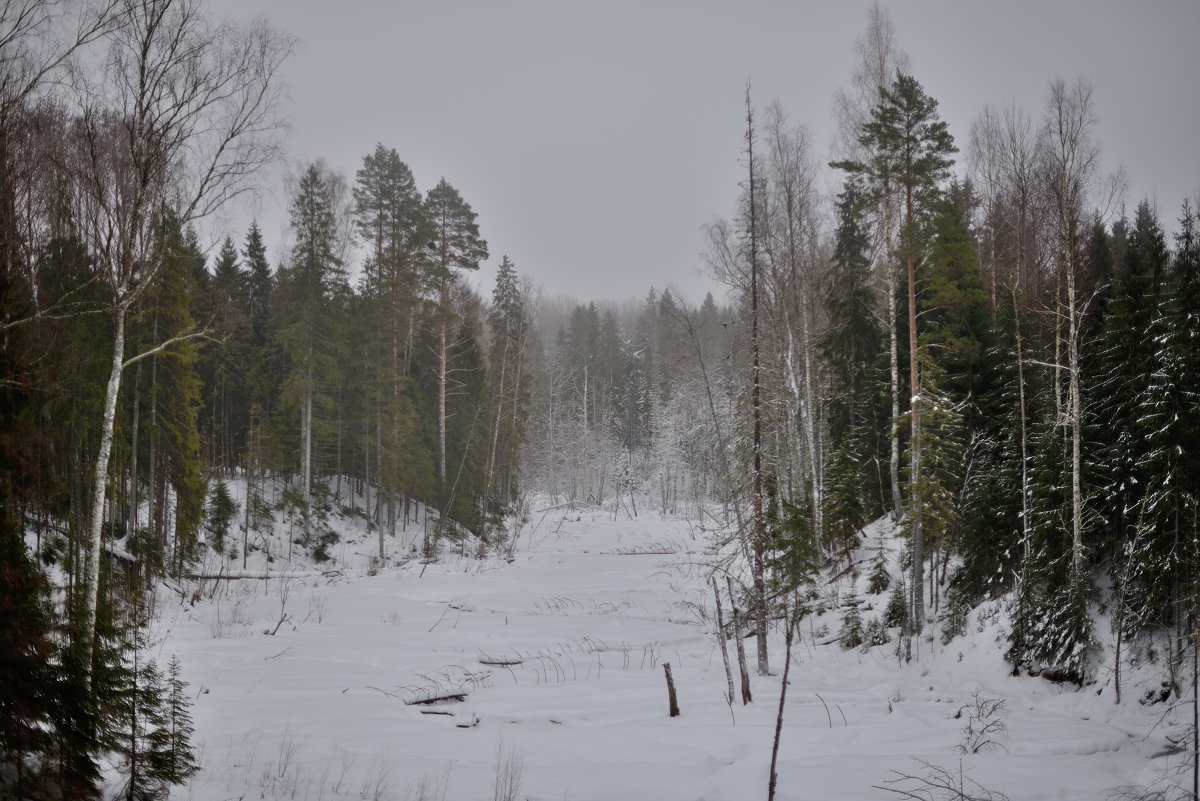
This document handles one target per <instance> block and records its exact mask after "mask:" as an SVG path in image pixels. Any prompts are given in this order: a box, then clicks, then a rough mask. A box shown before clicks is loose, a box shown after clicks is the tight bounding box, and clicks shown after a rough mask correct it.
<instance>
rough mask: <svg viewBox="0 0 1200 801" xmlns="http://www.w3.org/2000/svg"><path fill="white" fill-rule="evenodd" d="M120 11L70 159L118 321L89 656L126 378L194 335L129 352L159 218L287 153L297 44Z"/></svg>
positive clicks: (166, 14)
mask: <svg viewBox="0 0 1200 801" xmlns="http://www.w3.org/2000/svg"><path fill="white" fill-rule="evenodd" d="M120 11H121V13H122V15H123V18H122V24H121V25H120V26H118V27H116V28H115V29H114V30H113V32H112V33H110V34H109V35H108V36H107V37H106V39H105V42H106V45H107V49H106V53H105V59H104V61H103V66H102V68H101V69H99V70H97V71H96V72H95V73H94V74H93V75H91V76H80V77H79V78H78V79H77V82H76V87H75V89H76V100H77V104H78V117H77V119H76V121H75V123H74V124H73V126H72V129H71V131H69V144H68V146H67V147H66V149H65V152H64V155H63V158H64V166H65V167H66V169H67V170H68V172H69V174H70V175H71V176H72V178H73V184H74V190H75V195H76V203H77V209H76V213H75V217H76V219H77V220H78V222H79V228H80V234H81V236H82V237H83V239H84V241H85V242H86V243H87V245H88V249H89V251H90V253H91V254H92V256H93V258H94V260H95V270H96V276H97V278H98V279H99V280H100V282H101V283H102V284H103V285H104V286H105V287H106V291H107V293H108V295H109V298H110V300H109V304H108V309H107V311H108V314H109V315H110V317H111V318H112V323H113V326H114V340H113V352H112V359H111V367H110V370H109V376H108V380H107V383H106V387H105V402H104V415H103V423H102V427H101V436H100V443H99V448H98V451H97V453H96V458H95V471H94V483H93V491H92V498H91V504H92V508H91V522H90V526H89V531H88V544H87V567H86V570H85V581H84V598H83V626H84V628H83V631H84V636H85V638H86V639H87V642H86V643H85V652H86V653H89V654H90V649H91V644H90V641H91V637H92V632H93V629H94V627H95V619H96V603H97V599H98V589H99V584H98V576H99V568H100V550H101V536H102V531H103V522H104V505H105V504H104V499H105V493H106V490H107V487H108V478H109V476H108V472H109V470H108V468H109V458H110V456H111V453H112V442H113V427H114V424H115V420H116V408H117V396H118V393H119V392H120V388H121V376H122V374H123V372H124V370H125V369H126V368H127V367H129V366H130V365H132V364H134V363H136V362H138V361H141V360H142V359H145V358H147V357H149V356H151V355H153V354H154V353H158V352H161V351H162V350H164V349H166V348H168V347H170V346H171V345H172V344H173V343H174V342H175V341H178V338H179V337H181V336H187V335H188V334H189V332H171V334H170V335H168V337H167V338H166V339H164V340H163V341H162V342H160V343H158V344H156V345H154V346H153V347H152V348H150V349H149V350H146V351H143V352H141V353H139V354H136V355H133V356H127V355H126V353H125V323H126V318H127V316H128V314H129V312H130V310H131V309H132V308H133V307H134V306H135V305H136V304H137V302H138V301H139V299H140V298H141V297H142V295H143V294H144V293H145V291H146V289H147V287H148V286H149V285H150V283H151V282H152V281H153V279H154V276H155V274H156V272H157V270H158V268H159V265H160V264H161V263H162V258H163V255H164V254H162V253H160V252H157V251H156V248H155V242H156V238H155V237H154V234H153V225H154V220H155V219H156V216H157V215H158V214H159V212H160V210H161V209H162V208H164V207H166V208H171V209H173V210H174V213H175V215H176V217H177V219H178V221H179V224H180V225H181V226H186V225H188V224H189V223H191V222H193V221H195V220H197V219H199V218H202V217H204V216H206V215H208V214H211V213H212V212H213V211H215V210H216V209H217V208H218V207H220V206H221V205H222V204H223V203H224V202H226V201H227V200H229V199H231V198H232V197H234V196H236V195H239V194H241V193H243V192H246V191H248V190H250V189H251V188H252V187H253V179H254V176H255V173H256V171H257V169H258V168H259V167H260V166H262V165H263V164H265V163H266V162H268V161H271V160H273V159H274V158H275V157H276V156H277V155H278V152H279V151H278V145H277V134H278V132H279V130H280V123H279V117H278V100H279V89H278V86H277V82H276V73H277V71H278V69H279V67H280V65H281V63H282V62H283V60H284V59H285V58H286V57H287V55H288V53H289V52H290V50H291V41H290V40H289V39H287V38H286V37H284V36H282V35H280V34H279V33H277V32H276V31H274V30H273V29H272V28H270V27H269V26H268V25H267V24H266V23H265V22H264V21H262V20H257V21H255V22H253V23H251V24H250V25H249V26H247V27H242V28H239V27H235V26H233V25H230V24H218V23H214V22H212V21H210V20H208V19H207V18H206V17H205V16H204V15H203V14H202V12H201V10H200V7H199V5H198V3H196V2H193V0H122V3H121V6H120ZM88 78H91V80H88Z"/></svg>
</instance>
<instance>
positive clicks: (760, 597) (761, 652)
mask: <svg viewBox="0 0 1200 801" xmlns="http://www.w3.org/2000/svg"><path fill="white" fill-rule="evenodd" d="M754 142H755V132H754V106H753V105H752V104H751V102H750V84H748V83H747V84H746V157H747V160H748V162H749V168H750V187H749V188H750V209H749V214H748V218H747V221H746V224H747V230H746V240H747V244H748V245H749V259H750V351H751V359H752V364H751V367H750V371H751V380H752V382H753V383H752V388H751V396H750V415H751V419H752V420H753V424H754V439H753V444H752V446H751V447H752V448H753V455H754V497H753V506H752V509H753V513H754V531H753V534H752V535H751V536H752V540H751V546H752V549H753V552H754V559H753V561H752V564H751V570H752V572H753V577H754V605H755V635H756V636H755V639H756V641H757V644H758V672H759V675H762V676H765V675H767V674H768V673H769V672H770V670H769V664H768V659H767V581H766V566H765V555H764V551H765V546H766V543H765V540H766V531H765V530H764V527H763V480H762V374H761V373H762V371H761V363H760V359H759V347H758V345H759V343H758V225H759V221H758V203H757V202H756V194H757V193H756V185H757V183H758V180H759V178H758V176H757V175H756V174H755V172H754Z"/></svg>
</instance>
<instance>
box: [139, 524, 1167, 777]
mask: <svg viewBox="0 0 1200 801" xmlns="http://www.w3.org/2000/svg"><path fill="white" fill-rule="evenodd" d="M535 520H536V517H535ZM358 536H359V538H360V539H361V541H359V542H358V543H357V544H356V543H355V541H354V540H353V539H352V540H350V541H349V542H346V543H345V547H344V548H343V549H342V550H341V552H340V556H337V554H338V552H337V551H336V550H335V556H337V559H338V561H339V562H341V564H340V565H338V566H334V567H329V566H326V572H324V573H323V572H322V571H321V570H320V569H317V568H313V569H306V570H288V571H284V570H283V568H282V567H277V566H275V565H273V566H272V570H274V571H276V572H272V573H270V578H267V579H261V578H260V579H238V580H221V581H219V582H215V581H209V582H204V583H202V584H201V587H202V590H203V593H204V597H203V598H202V599H201V600H200V601H199V602H197V603H195V604H194V605H190V604H184V605H181V604H180V603H179V600H178V597H177V596H176V599H175V600H174V601H173V602H172V601H168V602H166V603H165V604H164V606H163V608H162V610H161V624H160V625H161V630H160V631H159V635H160V636H162V637H163V638H164V639H163V643H162V645H161V649H162V651H163V653H164V655H165V654H169V653H171V652H177V653H179V655H180V656H181V657H182V659H183V664H184V668H185V678H186V679H187V680H188V681H189V682H190V684H191V688H190V689H191V692H192V694H193V697H194V698H195V699H196V700H195V708H194V716H195V724H196V736H195V744H196V746H197V752H198V755H199V757H200V760H201V762H202V764H203V766H204V767H203V770H202V771H201V773H200V774H199V775H197V776H196V777H195V779H193V781H192V782H191V784H190V786H188V787H184V788H177V789H176V790H175V792H174V793H173V797H175V798H192V799H200V800H201V801H224V800H225V799H242V798H263V799H292V798H295V799H337V798H348V799H357V798H362V799H404V798H411V799H417V798H430V799H434V798H443V797H444V798H448V799H487V798H493V797H494V794H493V791H494V784H495V782H496V779H497V771H498V768H500V769H505V768H508V769H511V770H510V776H511V777H512V778H515V779H516V780H518V781H519V787H518V788H517V792H516V793H515V794H513V796H512V797H514V798H529V799H547V800H548V799H563V798H569V799H577V800H578V799H658V800H663V799H712V800H714V801H715V800H716V799H731V800H732V799H744V798H755V797H763V798H765V797H766V786H767V777H768V767H769V762H770V751H771V740H772V735H773V732H774V726H775V716H776V712H777V705H778V698H779V690H780V674H782V670H783V637H782V632H781V631H776V632H775V635H774V637H773V639H772V643H771V645H772V648H771V660H772V670H773V671H775V672H776V674H777V675H774V676H770V677H759V676H753V677H752V685H753V689H754V693H755V702H754V703H753V704H751V705H749V706H742V705H740V704H735V705H734V706H733V707H732V709H731V708H730V707H729V706H728V705H727V704H726V701H725V695H724V694H725V686H726V685H725V675H724V669H723V667H722V662H721V655H720V651H719V650H718V648H717V646H716V642H715V640H714V636H713V632H714V628H715V624H714V623H713V622H712V621H711V620H710V617H711V616H712V614H713V608H712V598H711V591H710V590H709V588H708V586H707V585H706V584H705V578H706V574H705V570H704V567H703V566H702V564H701V563H702V561H703V559H704V553H703V552H704V546H705V539H704V536H703V534H702V533H701V532H699V531H698V530H696V529H694V528H693V527H692V526H691V525H690V524H689V523H687V522H685V521H678V520H659V519H652V518H651V517H650V516H645V515H644V516H643V517H642V518H640V519H630V518H629V517H628V516H627V515H625V514H620V515H619V516H618V517H616V518H615V519H614V516H613V515H612V514H603V513H601V512H599V511H597V512H595V513H590V512H587V511H584V512H582V513H579V512H574V511H572V512H569V513H568V514H567V515H564V513H563V512H561V511H556V512H552V513H550V515H547V516H546V517H545V518H544V519H543V520H542V523H541V525H539V526H537V527H536V529H535V530H534V531H533V533H532V534H529V533H526V534H525V535H524V536H523V538H522V540H521V541H520V543H519V545H518V548H517V552H516V558H515V560H514V561H512V562H511V563H507V562H505V561H503V560H500V559H494V558H493V559H488V560H483V561H480V560H477V559H473V558H469V557H456V556H446V555H443V557H442V558H441V560H440V561H439V562H437V563H430V564H424V563H422V562H421V561H420V560H418V559H412V560H410V561H408V562H406V563H404V564H403V565H401V566H398V567H385V568H383V569H380V570H378V571H377V572H376V571H374V570H369V569H368V567H367V565H368V562H369V557H367V556H365V555H367V554H370V553H371V552H372V547H373V546H374V535H371V537H370V538H367V537H366V535H365V532H362V531H361V530H360V531H359V534H358ZM409 536H417V534H416V532H410V534H409ZM389 546H390V547H392V548H394V549H396V550H397V552H405V550H406V549H407V547H408V543H407V542H405V541H404V540H403V538H397V540H396V541H392V540H389ZM374 547H377V546H374ZM356 553H357V554H358V555H355V554H356ZM239 561H240V560H239ZM263 568H264V569H260V570H258V571H257V572H256V571H255V570H248V571H246V573H247V574H249V575H256V576H261V575H264V574H265V565H264V566H263ZM339 568H340V569H339ZM370 573H375V575H370ZM847 587H848V584H847ZM210 595H211V597H210ZM879 603H880V599H878V598H871V597H866V598H865V599H864V609H869V608H871V606H872V605H875V606H876V608H878V604H879ZM726 612H727V613H728V606H726ZM876 614H877V613H876ZM865 615H866V616H871V615H872V612H870V611H867V612H865ZM281 618H282V619H283V622H282V623H280V620H281ZM1000 618H1002V615H996V616H993V619H992V620H991V621H990V622H988V623H985V624H978V620H977V619H978V611H977V612H976V614H975V616H974V617H973V618H972V625H971V626H970V627H969V634H968V635H967V636H966V637H962V638H958V639H956V640H954V641H952V642H951V643H950V644H949V645H946V646H943V645H942V644H941V641H940V639H938V640H935V641H934V642H929V641H928V640H923V641H922V643H921V651H922V653H921V658H920V659H919V660H914V662H913V663H912V664H911V665H907V666H903V665H900V664H899V663H898V662H897V659H896V657H895V646H894V644H888V645H882V646H877V647H875V648H873V649H871V650H870V651H868V652H866V653H863V652H861V651H858V650H850V651H846V650H843V649H842V648H841V647H840V646H839V645H838V644H837V643H836V642H832V643H830V644H821V643H827V642H829V641H830V640H835V639H836V634H837V630H838V627H839V626H840V616H839V613H838V612H836V611H833V612H829V613H827V614H825V615H823V616H820V617H809V618H806V619H805V620H803V621H802V623H801V627H800V632H799V634H800V635H801V636H800V637H798V642H797V643H796V645H795V646H794V648H793V659H794V660H795V661H794V662H793V666H792V672H791V678H792V680H791V687H790V690H789V694H788V703H787V710H786V718H785V725H784V730H783V739H782V746H781V751H780V768H779V771H780V779H779V797H780V798H786V799H830V798H838V799H860V798H861V799H878V798H886V797H896V796H895V795H892V794H890V793H888V792H886V791H884V790H882V789H878V786H880V785H884V784H885V782H886V781H887V780H888V779H889V778H894V774H892V773H891V772H892V771H899V772H903V773H922V772H924V768H922V766H921V765H920V764H919V763H918V762H916V761H914V760H923V761H925V762H927V763H929V764H930V765H933V766H940V767H943V768H945V769H947V770H948V771H950V772H951V773H953V774H954V775H958V773H959V770H960V766H961V770H962V772H963V774H964V775H966V776H967V777H969V778H970V779H971V780H973V781H975V782H978V783H980V784H981V785H983V786H985V787H987V788H988V789H990V790H992V791H995V792H1003V793H1005V794H1006V795H1007V796H1008V797H1009V798H1011V799H1025V800H1026V801H1037V800H1038V799H1067V798H1070V799H1084V798H1102V797H1103V796H1104V794H1105V792H1106V791H1107V790H1109V789H1110V788H1114V787H1116V786H1119V785H1126V784H1131V783H1135V782H1136V783H1148V782H1151V781H1153V780H1154V779H1155V778H1157V777H1158V776H1159V775H1161V772H1162V771H1163V769H1164V768H1165V767H1167V764H1168V762H1167V760H1168V759H1169V757H1167V758H1164V757H1161V756H1160V757H1159V758H1152V756H1153V755H1155V754H1160V753H1161V752H1163V751H1166V750H1169V749H1168V746H1169V743H1168V741H1167V740H1166V737H1167V735H1169V734H1171V726H1170V725H1169V724H1170V721H1169V720H1168V723H1167V724H1166V725H1162V726H1159V727H1158V728H1155V723H1156V722H1157V721H1158V720H1159V718H1160V717H1162V716H1163V714H1164V712H1166V709H1165V708H1164V706H1162V705H1158V706H1143V705H1141V704H1139V703H1138V702H1137V700H1136V698H1137V697H1138V695H1139V692H1138V690H1137V688H1136V687H1134V688H1131V689H1130V690H1127V694H1126V698H1127V699H1133V700H1132V701H1127V702H1126V703H1125V704H1124V705H1123V706H1121V707H1116V706H1114V705H1113V703H1112V695H1111V691H1108V690H1106V689H1105V683H1104V682H1103V681H1101V682H1100V684H1099V685H1097V686H1092V687H1088V688H1085V689H1084V690H1083V691H1079V692H1077V691H1075V690H1074V689H1073V688H1070V687H1068V688H1062V687H1058V686H1056V685H1053V684H1050V683H1048V682H1045V681H1043V680H1040V679H1029V678H1024V679H1015V678H1012V677H1010V676H1009V675H1008V670H1007V666H1006V665H1005V664H1004V663H1003V661H1002V659H1001V657H1000V654H1001V653H1002V644H1000V643H999V642H998V639H1000V638H1002V637H1003V631H1002V629H1001V628H1000V625H1001V623H1000V622H999V620H1000ZM276 628H278V630H277V632H276V633H275V634H274V635H273V636H272V635H270V634H268V633H267V632H270V631H271V630H272V629H276ZM830 632H832V633H830ZM748 647H749V648H752V647H753V645H752V642H751V643H748ZM731 655H732V649H731ZM731 658H732V656H731ZM663 662H670V664H671V667H672V671H673V673H674V677H675V682H676V684H677V686H678V694H679V703H680V706H681V708H682V716H681V717H679V718H676V719H671V718H669V717H668V715H667V696H666V686H665V681H664V674H663V668H662V663H663ZM735 670H736V667H735ZM1146 675H1147V676H1150V675H1151V673H1150V672H1147V674H1146ZM1154 675H1157V674H1156V673H1155V674H1154ZM1098 690H1099V691H1098ZM447 697H448V698H447ZM439 698H445V699H446V700H438V699H439ZM458 698H461V699H462V700H456V699H458ZM976 698H978V699H1001V700H1002V701H1003V702H1004V704H1003V705H1004V707H1005V709H1004V710H1003V711H1002V712H1001V714H1000V716H999V717H1000V719H1002V720H1003V722H1004V724H1005V725H1006V728H1007V732H1003V731H1000V732H998V733H997V735H996V737H995V738H994V739H995V742H996V745H995V746H994V747H990V748H985V749H984V750H982V751H981V752H980V753H977V754H966V755H963V754H962V753H961V750H962V749H961V748H960V747H959V746H960V744H963V743H964V742H965V740H966V735H964V726H965V725H966V722H967V719H968V717H969V711H970V709H969V707H970V705H971V704H972V703H973V702H975V700H976ZM1005 712H1006V715H1005V714H1004V713H1005ZM1180 714H1181V715H1182V713H1180ZM1168 718H1169V715H1168ZM1175 758H1176V759H1177V758H1178V757H1175ZM509 786H510V787H511V786H512V783H511V782H510V783H509Z"/></svg>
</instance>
